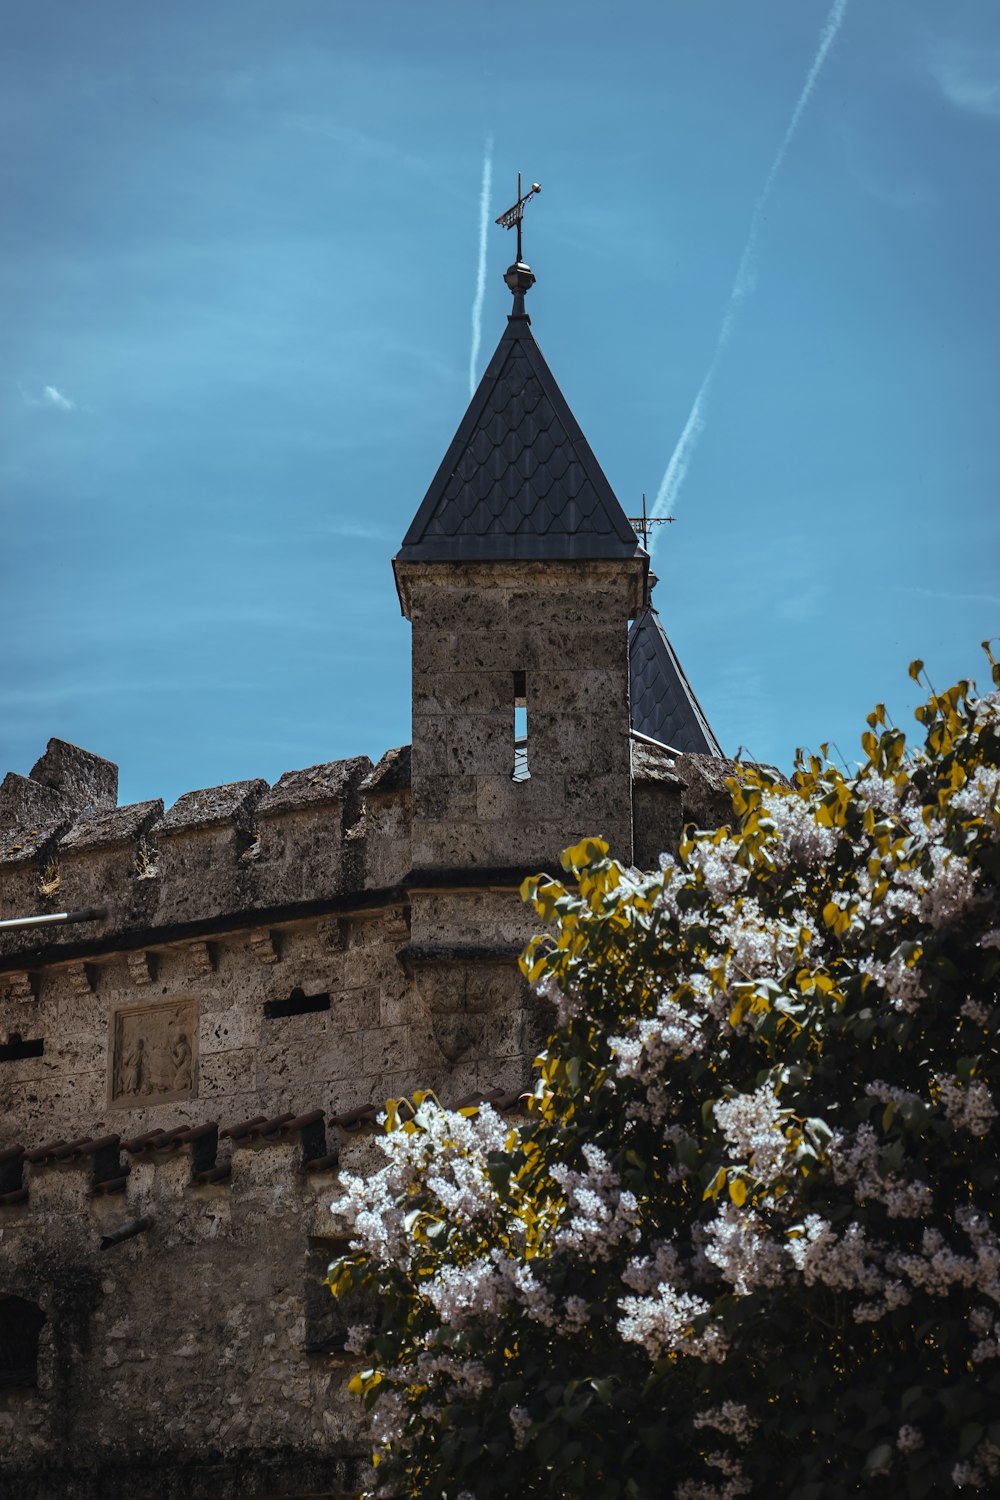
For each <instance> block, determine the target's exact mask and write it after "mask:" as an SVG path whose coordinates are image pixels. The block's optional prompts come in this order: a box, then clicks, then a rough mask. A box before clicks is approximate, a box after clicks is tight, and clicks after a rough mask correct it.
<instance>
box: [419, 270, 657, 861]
mask: <svg viewBox="0 0 1000 1500" xmlns="http://www.w3.org/2000/svg"><path fill="white" fill-rule="evenodd" d="M515 269H516V268H513V267H512V272H513V271H514V270H515ZM522 269H524V270H526V268H522ZM510 274H511V273H508V275H510ZM529 274H530V273H529ZM393 565H394V568H395V573H396V584H397V588H398V590H399V597H400V601H401V604H402V608H403V613H404V614H405V615H406V617H407V618H408V619H409V620H410V621H411V622H412V625H413V768H412V775H413V797H414V802H413V814H414V824H413V863H414V866H415V868H417V869H420V870H426V871H427V872H434V873H435V874H436V875H437V876H438V877H440V876H441V875H442V874H443V873H444V872H445V871H448V870H454V871H458V870H470V869H473V868H475V869H478V870H488V869H493V870H499V869H504V870H510V869H518V868H525V867H532V868H538V867H540V866H543V865H551V864H553V863H554V862H556V861H557V859H558V854H559V851H560V849H562V848H563V847H565V845H566V843H567V842H568V841H570V840H572V839H575V838H578V837H582V836H583V835H586V834H599V835H602V836H603V837H605V838H607V840H608V841H609V843H610V844H611V847H612V850H613V852H614V854H615V855H616V856H617V857H618V858H620V859H623V860H626V861H629V860H631V858H632V815H631V798H630V768H629V729H630V715H629V649H628V641H627V629H626V627H627V623H628V621H629V620H631V619H634V618H635V617H636V616H637V615H638V614H639V613H640V612H641V611H642V609H643V607H644V605H645V603H646V594H647V585H648V571H649V558H648V556H647V554H646V553H645V551H644V550H643V548H642V547H641V545H640V544H639V541H638V539H637V537H636V534H635V532H634V531H633V529H632V527H631V526H630V525H629V523H628V521H627V519H626V517H625V514H624V512H623V511H622V508H621V506H620V505H619V503H618V501H617V499H616V498H615V495H614V493H613V491H612V489H611V486H610V485H609V484H608V481H607V479H606V478H605V476H604V473H603V471H602V469H601V467H600V465H599V464H598V462H597V460H596V458H595V457H594V455H593V453H592V452H591V449H590V446H589V444H588V443H587V440H586V438H585V437H584V436H583V433H582V432H581V430H580V427H579V425H578V423H577V422H576V420H575V418H574V416H573V414H572V412H571V411H570V409H569V406H568V404H567V402H566V399H565V397H564V396H563V394H562V392H561V391H560V389H559V387H558V385H557V384H556V381H555V378H554V377H553V375H552V372H551V370H550V369H549V367H548V365H547V364H546V362H545V359H544V357H543V355H542V352H541V350H540V349H539V347H538V345H537V343H536V342H535V339H534V337H533V335H532V332H531V320H530V318H529V317H528V315H527V313H526V312H525V310H524V294H523V291H519V292H516V293H515V298H514V310H513V312H512V313H511V315H510V317H509V318H508V320H507V328H506V330H505V332H504V334H503V337H502V338H501V340H500V343H499V344H498V346H497V349H496V352H495V353H494V355H493V358H492V359H491V360H490V362H489V365H488V366H487V369H486V373H485V374H484V376H483V378H482V381H481V382H480V385H479V388H478V390H477V391H476V393H475V395H474V396H473V398H472V401H471V403H470V405H469V408H468V410H467V412H466V414H465V416H464V418H463V419H462V422H461V424H460V425H459V428H458V431H457V432H456V434H455V437H454V439H453V441H452V443H451V446H450V447H449V449H448V451H447V453H446V454H445V457H444V459H443V461H442V463H441V466H440V468H439V469H438V472H437V474H436V475H435V477H434V479H433V481H432V483H431V486H430V488H429V489H428V491H427V494H426V496H425V498H424V500H423V503H422V504H421V506H420V509H419V510H418V511H417V514H416V516H415V517H414V519H413V523H412V525H411V526H410V529H409V531H408V532H407V534H406V537H405V539H404V542H403V545H402V547H401V549H400V551H399V552H398V553H397V555H396V557H395V558H394V562H393Z"/></svg>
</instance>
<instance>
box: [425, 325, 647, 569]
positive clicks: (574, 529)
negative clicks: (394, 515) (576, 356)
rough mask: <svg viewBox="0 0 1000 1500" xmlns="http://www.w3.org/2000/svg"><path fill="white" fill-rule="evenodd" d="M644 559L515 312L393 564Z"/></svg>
mask: <svg viewBox="0 0 1000 1500" xmlns="http://www.w3.org/2000/svg"><path fill="white" fill-rule="evenodd" d="M522 305H523V304H522ZM644 555H645V554H644V552H643V549H642V547H641V545H640V543H639V541H638V539H637V537H636V534H635V532H634V531H633V530H632V527H631V526H630V525H629V523H628V521H627V519H626V517H625V513H624V511H623V510H622V508H621V506H620V505H619V503H618V500H617V499H616V497H615V494H614V491H613V490H612V488H611V486H610V484H609V483H608V481H607V479H606V478H605V477H604V473H603V470H602V469H601V466H600V464H599V463H598V462H597V459H596V458H595V457H594V455H593V453H592V452H591V450H590V445H589V443H588V442H587V439H586V438H585V437H584V435H583V433H582V432H581V431H580V426H579V423H578V422H577V420H576V418H575V417H574V416H573V413H572V412H571V411H570V409H569V406H568V404H567V402H566V398H565V396H564V395H563V393H562V391H561V390H560V389H559V387H558V385H557V384H556V381H555V377H554V376H553V374H552V371H551V370H550V369H549V367H548V365H547V364H546V363H545V360H544V358H543V356H542V351H541V350H540V349H539V347H538V345H537V344H536V343H535V340H534V337H533V335H532V332H531V326H530V319H529V318H528V317H527V316H526V315H525V314H524V313H521V314H520V315H519V314H518V313H517V312H515V314H514V315H513V316H512V317H510V318H508V320H507V329H506V332H505V333H504V335H503V337H502V338H501V340H500V342H499V344H498V345H497V348H496V352H495V353H494V355H493V358H492V359H491V360H490V362H489V365H488V366H487V368H486V373H485V374H484V376H483V378H482V380H481V381H480V383H479V388H478V390H477V391H476V394H475V395H474V396H473V398H472V401H471V402H470V403H469V408H468V410H467V412H466V413H465V416H464V417H463V418H462V421H461V423H460V425H459V428H458V431H457V432H456V434H455V436H454V438H453V440H452V443H451V446H450V448H449V449H448V451H447V453H446V454H445V456H444V460H443V461H442V463H441V467H440V468H439V469H438V471H437V474H436V475H435V476H434V479H433V480H432V482H431V486H430V488H429V490H428V491H427V494H426V495H425V497H424V500H423V503H422V505H421V506H420V509H419V510H418V511H417V514H416V515H415V516H414V518H413V522H412V524H411V526H410V529H409V531H408V532H407V533H406V536H405V538H404V539H403V545H402V547H401V549H400V551H399V553H398V554H397V556H398V558H399V560H400V561H406V560H410V559H413V560H414V561H418V560H419V561H433V562H452V561H454V562H459V561H469V562H478V561H498V560H503V559H509V558H617V557H637V556H639V557H642V556H644Z"/></svg>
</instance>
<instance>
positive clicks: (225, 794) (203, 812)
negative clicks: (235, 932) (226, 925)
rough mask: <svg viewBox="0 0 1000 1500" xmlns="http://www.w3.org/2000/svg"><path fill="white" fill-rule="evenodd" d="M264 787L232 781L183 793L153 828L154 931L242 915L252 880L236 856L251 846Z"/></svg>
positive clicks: (258, 783) (251, 782) (252, 783)
mask: <svg viewBox="0 0 1000 1500" xmlns="http://www.w3.org/2000/svg"><path fill="white" fill-rule="evenodd" d="M266 791H267V782H266V781H261V780H256V781H236V782H231V783H230V784H228V785H226V786H217V787H205V788H202V789H201V790H200V791H196V792H185V793H184V795H183V796H182V797H179V798H178V800H177V801H176V802H175V803H174V805H173V807H171V808H170V809H169V811H168V812H167V813H166V814H165V815H164V817H163V818H162V819H161V821H160V823H159V824H158V825H157V828H156V840H157V844H158V846H159V851H160V853H159V860H158V866H159V882H158V899H157V904H156V925H157V926H169V925H170V924H171V923H175V922H184V921H192V920H194V919H195V918H197V919H199V920H204V918H205V917H212V916H222V915H224V914H226V913H229V912H238V911H241V910H243V909H244V908H245V907H246V906H247V905H248V904H250V903H248V900H247V898H248V896H249V894H250V891H251V890H252V878H251V877H250V876H249V875H248V869H247V866H245V865H244V864H242V863H241V862H240V856H241V855H242V854H244V853H245V852H246V850H247V849H249V848H250V846H251V845H252V844H253V842H254V833H253V831H252V830H253V826H254V824H253V819H254V813H255V810H256V806H257V803H258V802H259V801H260V799H261V797H262V796H263V794H264V793H265V792H266Z"/></svg>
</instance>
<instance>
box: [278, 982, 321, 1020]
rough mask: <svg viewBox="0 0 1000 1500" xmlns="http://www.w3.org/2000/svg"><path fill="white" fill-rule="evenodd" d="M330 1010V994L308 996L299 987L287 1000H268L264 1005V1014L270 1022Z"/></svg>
mask: <svg viewBox="0 0 1000 1500" xmlns="http://www.w3.org/2000/svg"><path fill="white" fill-rule="evenodd" d="M329 1009H330V995H329V992H325V993H324V994H322V995H306V994H304V993H303V991H302V989H301V987H300V986H299V985H296V986H295V988H294V990H292V993H291V994H290V995H289V997H288V999H287V1000H267V1001H265V1003H264V1014H265V1016H266V1017H267V1018H268V1020H273V1019H275V1017H277V1016H308V1015H310V1014H311V1013H312V1012H313V1011H319V1010H329Z"/></svg>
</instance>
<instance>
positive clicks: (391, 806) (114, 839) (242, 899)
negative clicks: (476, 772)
mask: <svg viewBox="0 0 1000 1500" xmlns="http://www.w3.org/2000/svg"><path fill="white" fill-rule="evenodd" d="M85 755H87V752H84V751H80V750H78V748H77V747H76V746H70V745H67V744H65V742H63V741H60V740H51V741H50V742H49V748H48V750H47V752H46V757H43V761H44V760H46V759H47V761H48V763H49V764H50V765H51V764H53V763H57V762H58V761H59V760H60V759H62V758H65V759H68V760H72V761H79V759H80V757H82V756H85ZM92 758H93V759H94V760H95V761H96V760H99V757H92ZM41 764H42V762H39V765H41ZM101 764H102V765H103V766H107V765H109V764H110V763H109V762H101ZM112 769H113V770H115V782H117V770H116V769H115V768H113V767H112ZM37 771H38V767H37V766H36V767H35V768H34V771H33V773H32V776H30V777H25V776H20V775H18V774H17V773H15V772H10V773H9V774H8V775H7V776H6V777H5V778H4V781H3V783H2V784H0V919H5V918H13V917H23V916H31V915H36V914H44V913H46V912H58V911H80V910H87V909H91V908H101V909H103V911H104V915H103V916H101V917H99V918H95V919H92V920H90V921H86V922H82V923H81V922H77V923H73V924H66V925H54V926H52V927H50V928H46V929H44V932H40V930H39V929H27V930H24V929H22V930H14V931H11V932H8V933H0V967H8V968H9V967H10V961H11V960H14V959H16V957H17V955H18V954H22V953H23V954H28V953H31V954H35V953H36V952H37V950H38V948H39V943H40V939H41V941H42V942H43V943H44V948H45V949H46V950H47V951H51V953H52V955H53V956H56V955H57V954H58V952H59V951H60V950H71V949H78V948H80V947H81V946H82V945H86V944H90V945H93V944H94V943H100V944H102V945H104V946H107V945H108V943H109V942H110V941H111V940H113V939H115V938H128V937H130V936H135V935H137V934H142V933H146V934H161V935H165V934H167V933H169V932H170V931H171V930H172V929H175V928H183V927H185V926H186V925H190V924H201V925H205V924H206V923H211V922H212V921H213V919H217V918H223V917H227V916H232V915H236V914H238V915H239V916H240V917H241V918H242V919H246V918H247V917H248V916H251V915H252V914H254V913H275V912H278V911H281V910H283V909H285V908H292V907H296V906H301V905H302V904H303V903H311V904H312V905H314V906H315V905H316V904H318V903H322V902H324V901H326V902H330V903H333V904H336V898H338V897H349V896H351V895H359V894H361V893H363V892H365V891H368V892H371V891H373V890H376V889H383V888H386V887H389V886H393V885H396V884H398V883H399V882H400V881H401V880H402V879H403V878H404V877H405V875H406V872H407V868H408V864H409V839H408V836H407V835H408V829H409V797H410V788H409V747H408V746H404V747H402V748H400V749H397V750H391V751H389V752H387V754H386V755H385V756H383V758H382V760H381V761H380V762H379V764H378V765H375V766H373V764H372V762H371V761H370V760H369V758H368V757H367V756H355V757H353V758H351V759H348V760H341V761H332V762H330V763H329V764H327V765H319V766H310V767H308V768H307V769H305V770H302V771H287V772H285V774H284V775H283V776H282V777H280V779H279V780H278V781H277V782H275V784H274V785H273V786H269V785H268V783H267V782H266V781H263V780H255V781H240V782H232V783H230V784H228V785H225V786H218V787H207V788H204V789H201V790H198V791H192V792H186V793H185V794H184V795H183V796H182V797H179V798H178V799H177V801H176V802H175V803H174V804H173V806H172V807H170V808H169V809H167V810H166V811H165V810H164V806H163V803H162V802H161V801H149V802H137V803H132V804H130V805H127V806H124V807H116V806H114V805H111V806H108V805H106V798H107V793H106V792H105V797H104V802H105V805H100V804H98V803H96V802H95V800H93V799H91V800H89V801H88V802H87V803H86V804H84V805H79V797H80V796H81V795H87V794H88V793H89V792H90V791H91V790H92V789H90V788H85V787H84V788H81V790H80V791H79V792H78V793H77V796H76V798H73V797H67V796H65V795H64V794H61V793H60V792H59V791H57V790H55V789H54V788H52V787H50V786H47V785H46V784H44V783H43V782H40V781H36V780H35V772H37ZM5 959H6V960H8V962H7V964H6V965H4V960H5Z"/></svg>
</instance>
